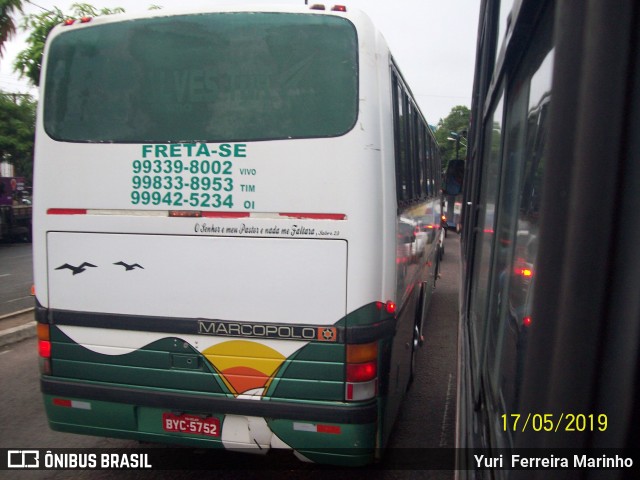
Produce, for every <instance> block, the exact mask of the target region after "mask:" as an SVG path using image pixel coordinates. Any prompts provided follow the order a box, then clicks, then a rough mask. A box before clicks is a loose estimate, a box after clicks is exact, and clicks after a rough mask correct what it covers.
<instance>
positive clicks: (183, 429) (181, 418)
mask: <svg viewBox="0 0 640 480" xmlns="http://www.w3.org/2000/svg"><path fill="white" fill-rule="evenodd" d="M162 428H163V430H164V431H165V432H179V433H192V434H194V435H206V436H208V437H219V436H220V420H219V419H218V418H216V417H207V418H202V417H198V416H196V415H188V414H184V415H174V414H173V413H163V414H162Z"/></svg>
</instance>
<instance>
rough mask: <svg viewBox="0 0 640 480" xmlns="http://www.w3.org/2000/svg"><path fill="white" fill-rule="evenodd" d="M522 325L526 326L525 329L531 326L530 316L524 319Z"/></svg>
mask: <svg viewBox="0 0 640 480" xmlns="http://www.w3.org/2000/svg"><path fill="white" fill-rule="evenodd" d="M522 325H524V326H525V327H528V326H530V325H531V317H530V316H528V315H527V316H526V317H524V318H523V319H522Z"/></svg>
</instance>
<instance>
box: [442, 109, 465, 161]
mask: <svg viewBox="0 0 640 480" xmlns="http://www.w3.org/2000/svg"><path fill="white" fill-rule="evenodd" d="M470 117H471V111H470V110H469V108H467V107H465V106H464V105H458V106H456V107H453V108H452V109H451V112H450V113H449V115H447V117H446V118H443V119H440V121H439V122H438V128H437V129H436V132H435V136H436V140H437V141H438V145H439V147H440V156H441V158H442V168H443V169H444V168H445V167H446V165H447V163H449V160H454V159H455V158H456V141H455V140H449V138H453V139H455V138H456V137H455V135H453V134H452V132H453V133H454V134H458V135H461V137H462V138H461V141H460V143H459V144H458V148H459V150H458V158H460V159H462V160H464V159H465V158H466V157H467V147H466V145H467V139H466V138H464V137H466V135H467V134H466V132H467V130H468V129H469V120H470Z"/></svg>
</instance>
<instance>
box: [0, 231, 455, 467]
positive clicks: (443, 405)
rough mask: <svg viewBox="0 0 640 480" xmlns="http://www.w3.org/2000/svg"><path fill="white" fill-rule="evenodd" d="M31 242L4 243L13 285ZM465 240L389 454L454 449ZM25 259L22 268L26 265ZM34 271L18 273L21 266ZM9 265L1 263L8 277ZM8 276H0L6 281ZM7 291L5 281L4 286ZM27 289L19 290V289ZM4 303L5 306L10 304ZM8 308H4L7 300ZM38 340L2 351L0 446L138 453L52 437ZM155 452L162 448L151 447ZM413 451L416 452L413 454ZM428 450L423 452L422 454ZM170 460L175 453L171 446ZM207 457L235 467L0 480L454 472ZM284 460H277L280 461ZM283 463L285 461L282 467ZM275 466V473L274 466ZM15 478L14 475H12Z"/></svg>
mask: <svg viewBox="0 0 640 480" xmlns="http://www.w3.org/2000/svg"><path fill="white" fill-rule="evenodd" d="M29 247H30V246H28V245H16V246H7V245H2V246H0V255H1V257H0V258H2V259H5V258H6V259H8V260H9V261H10V263H12V265H14V266H13V267H12V268H11V269H10V270H6V271H7V273H9V275H11V276H14V275H15V277H14V278H11V277H9V278H11V280H12V281H13V280H18V279H22V280H21V281H22V282H23V284H24V282H26V283H29V281H30V280H29V281H27V280H26V278H29V279H30V278H31V276H30V275H31V274H30V270H31V268H30V250H29ZM458 250H459V242H458V237H457V236H456V235H449V238H448V239H447V240H446V253H445V257H444V261H443V265H442V269H441V275H442V277H441V278H440V280H439V282H438V287H437V289H436V291H435V293H434V296H433V299H432V304H431V307H430V310H429V314H428V319H427V321H426V323H425V344H424V346H423V348H422V349H421V350H420V351H419V353H418V358H417V372H416V377H415V381H414V384H413V386H412V387H411V389H410V391H409V392H408V394H407V397H406V398H405V401H404V403H403V407H402V409H401V412H400V415H399V417H398V420H397V423H396V426H395V429H394V432H393V434H392V440H391V444H390V449H391V450H392V451H395V452H407V451H409V452H411V454H413V455H421V454H422V453H424V452H426V449H431V448H441V447H445V448H446V447H449V448H452V447H453V446H454V441H455V439H454V434H455V403H456V401H455V399H456V348H457V320H458V297H457V295H458V284H459V266H458V262H459V257H458V254H457V253H458ZM21 262H22V263H21ZM27 264H28V272H23V273H22V274H19V272H18V270H19V268H20V267H18V265H23V267H22V268H27V267H26V266H25V265H27ZM4 265H5V264H4V262H0V268H3V270H1V271H2V272H5V270H4V268H5V267H4ZM6 278H7V277H1V278H0V280H4V279H6ZM2 283H3V289H4V288H6V287H4V284H5V283H12V282H2ZM21 288H22V287H18V288H15V290H16V291H20V289H21ZM5 303H6V302H5ZM3 304H4V303H3ZM36 348H37V347H36V341H35V339H29V340H24V341H21V342H19V343H14V344H12V345H8V346H5V347H1V348H0V383H1V385H2V388H0V405H2V408H0V432H1V435H0V449H3V448H5V449H29V448H42V449H47V448H73V449H75V448H124V449H129V448H136V449H139V448H140V447H141V445H140V444H139V443H137V442H135V441H130V440H118V439H107V438H99V437H89V436H81V435H73V434H67V433H60V432H53V431H51V430H50V429H49V427H48V424H47V420H46V417H45V414H44V408H43V405H42V399H41V395H40V391H39V373H38V358H37V353H36ZM147 447H149V448H163V447H158V446H148V445H147ZM408 449H411V450H408ZM421 449H422V450H421ZM166 451H167V454H168V455H170V454H171V451H172V450H170V449H167V450H166ZM202 454H203V455H205V454H206V455H207V456H213V457H215V458H219V462H220V464H221V465H223V464H225V463H226V462H228V461H229V460H230V459H231V460H232V461H233V462H234V465H238V466H239V467H238V468H237V469H235V468H234V469H232V470H228V469H227V470H224V469H223V470H217V471H208V472H203V471H189V470H180V471H175V470H169V471H158V470H155V471H153V472H140V471H129V472H125V471H112V470H100V471H90V470H86V471H64V470H58V471H47V470H37V471H28V472H16V471H11V472H8V471H4V472H3V471H0V478H12V479H13V478H25V479H63V478H73V479H92V480H93V479H111V478H118V479H120V478H132V479H133V478H136V479H138V478H142V477H145V478H154V479H172V480H173V479H178V480H179V479H196V478H197V479H201V478H202V477H203V476H206V477H207V478H220V479H222V478H224V479H225V480H235V479H238V480H239V479H243V480H244V479H247V478H256V479H258V478H259V479H261V480H262V479H265V478H278V479H279V480H287V479H296V478H305V479H315V478H317V479H322V480H325V479H327V478H330V479H331V480H340V479H345V480H346V479H349V480H353V479H359V478H367V480H377V479H384V480H387V479H418V478H419V479H423V478H424V479H452V478H453V472H451V471H442V470H440V471H438V470H434V471H429V470H406V469H403V470H393V469H385V468H382V469H375V470H363V469H349V470H334V469H326V468H322V467H318V466H314V465H309V464H304V463H300V462H298V461H297V460H295V459H293V458H292V457H289V456H287V457H286V459H283V458H281V457H272V456H267V457H260V456H254V455H248V454H230V453H229V452H224V451H217V450H216V451H206V452H205V451H202ZM275 462H279V463H277V464H276V463H275ZM281 462H283V463H281ZM274 466H277V468H274ZM8 474H10V475H8Z"/></svg>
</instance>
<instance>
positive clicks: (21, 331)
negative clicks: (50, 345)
mask: <svg viewBox="0 0 640 480" xmlns="http://www.w3.org/2000/svg"><path fill="white" fill-rule="evenodd" d="M32 311H33V308H27V309H25V310H20V311H18V312H14V313H10V314H8V315H2V316H0V320H4V319H7V318H11V317H17V316H18V315H23V314H26V313H29V312H32ZM35 335H36V322H35V321H34V320H31V321H29V322H27V323H25V324H24V325H18V326H16V327H12V328H7V329H6V330H0V347H4V346H6V345H10V344H12V343H16V342H19V341H20V340H25V339H27V338H31V337H34V336H35Z"/></svg>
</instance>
